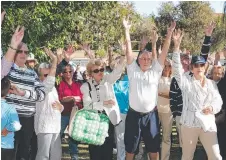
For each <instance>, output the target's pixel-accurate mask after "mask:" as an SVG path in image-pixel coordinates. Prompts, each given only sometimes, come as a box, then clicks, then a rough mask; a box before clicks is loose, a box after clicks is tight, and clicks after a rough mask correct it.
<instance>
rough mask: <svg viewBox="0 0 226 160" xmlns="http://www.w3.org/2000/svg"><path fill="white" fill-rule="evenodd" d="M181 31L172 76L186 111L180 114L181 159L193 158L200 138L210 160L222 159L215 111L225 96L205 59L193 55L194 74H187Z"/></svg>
mask: <svg viewBox="0 0 226 160" xmlns="http://www.w3.org/2000/svg"><path fill="white" fill-rule="evenodd" d="M182 37H183V35H182V32H181V31H180V30H177V31H175V32H174V34H173V41H174V54H173V76H174V77H175V79H176V80H177V83H178V85H179V87H180V89H181V91H182V95H183V110H182V115H181V120H180V123H181V134H182V142H183V145H182V160H192V159H193V156H194V152H195V149H196V145H197V142H198V139H200V141H201V143H202V144H203V146H204V148H205V151H206V153H207V155H208V159H211V160H221V159H222V157H221V155H220V151H219V145H218V141H217V129H216V124H215V116H214V114H216V113H218V112H219V111H220V109H221V106H222V99H221V96H220V94H219V92H218V89H217V86H216V84H215V82H213V81H212V80H209V79H207V78H206V77H205V75H204V72H205V63H206V61H205V59H204V58H203V57H202V56H194V57H192V61H191V71H192V72H193V76H186V75H185V74H184V73H183V72H184V71H183V69H182V65H181V62H180V54H179V53H180V51H179V48H180V43H181V40H182Z"/></svg>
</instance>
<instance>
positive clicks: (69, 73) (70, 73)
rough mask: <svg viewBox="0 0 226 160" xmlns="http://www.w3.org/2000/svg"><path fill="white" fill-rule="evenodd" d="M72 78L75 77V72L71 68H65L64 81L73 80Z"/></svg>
mask: <svg viewBox="0 0 226 160" xmlns="http://www.w3.org/2000/svg"><path fill="white" fill-rule="evenodd" d="M72 76H73V71H72V69H71V67H69V66H67V67H65V70H64V72H63V77H64V79H72Z"/></svg>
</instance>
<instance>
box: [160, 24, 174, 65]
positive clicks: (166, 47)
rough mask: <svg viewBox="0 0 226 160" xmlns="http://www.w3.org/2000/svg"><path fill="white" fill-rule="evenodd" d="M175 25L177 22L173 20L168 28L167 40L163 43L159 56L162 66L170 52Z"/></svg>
mask: <svg viewBox="0 0 226 160" xmlns="http://www.w3.org/2000/svg"><path fill="white" fill-rule="evenodd" d="M175 27H176V22H175V21H173V22H171V25H170V27H169V28H168V29H167V35H166V39H165V42H164V44H163V48H162V53H161V54H160V55H159V58H158V61H159V64H160V65H161V66H162V67H163V66H164V62H165V59H166V56H167V54H168V50H169V46H170V42H171V37H172V33H173V31H174V29H175Z"/></svg>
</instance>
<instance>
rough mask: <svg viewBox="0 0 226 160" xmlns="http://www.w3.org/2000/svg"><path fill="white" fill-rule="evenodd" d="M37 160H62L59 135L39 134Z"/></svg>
mask: <svg viewBox="0 0 226 160" xmlns="http://www.w3.org/2000/svg"><path fill="white" fill-rule="evenodd" d="M37 138H38V151H37V155H36V159H35V160H61V156H62V148H61V138H60V134H59V133H39V134H38V135H37Z"/></svg>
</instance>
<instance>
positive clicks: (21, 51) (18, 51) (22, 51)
mask: <svg viewBox="0 0 226 160" xmlns="http://www.w3.org/2000/svg"><path fill="white" fill-rule="evenodd" d="M16 52H17V53H19V54H21V53H24V54H26V55H28V54H29V51H24V50H17V51H16Z"/></svg>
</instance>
